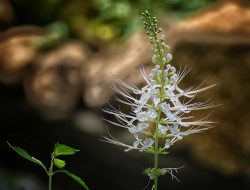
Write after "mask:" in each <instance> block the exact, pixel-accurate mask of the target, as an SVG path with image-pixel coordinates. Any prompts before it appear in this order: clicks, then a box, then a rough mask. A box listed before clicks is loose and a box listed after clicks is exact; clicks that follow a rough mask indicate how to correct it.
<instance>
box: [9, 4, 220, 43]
mask: <svg viewBox="0 0 250 190" xmlns="http://www.w3.org/2000/svg"><path fill="white" fill-rule="evenodd" d="M215 1H216V0H158V1H155V0H70V1H68V0H35V1H34V0H12V4H13V6H14V8H15V12H16V18H17V23H18V24H24V23H25V24H27V23H29V24H38V25H47V24H49V23H51V22H54V21H56V20H60V21H63V22H65V23H66V26H67V27H68V28H69V31H70V34H71V36H73V37H77V38H80V39H82V40H84V41H86V42H88V43H90V44H92V45H94V46H98V45H99V44H100V42H103V43H106V42H112V41H114V40H115V39H120V38H123V37H127V36H128V35H130V34H131V33H133V32H134V31H135V30H136V29H137V28H138V26H140V20H139V19H140V18H139V15H140V14H139V13H140V12H142V11H143V10H145V9H148V10H150V11H151V12H153V13H154V15H156V16H162V15H166V14H174V15H177V16H185V15H187V14H189V13H190V12H192V11H195V10H198V9H201V8H204V7H206V6H208V5H209V4H210V3H213V2H215Z"/></svg>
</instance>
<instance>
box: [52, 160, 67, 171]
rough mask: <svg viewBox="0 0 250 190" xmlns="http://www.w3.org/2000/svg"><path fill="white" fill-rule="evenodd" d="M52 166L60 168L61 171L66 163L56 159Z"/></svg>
mask: <svg viewBox="0 0 250 190" xmlns="http://www.w3.org/2000/svg"><path fill="white" fill-rule="evenodd" d="M54 164H55V165H56V166H57V167H58V168H60V169H62V168H63V167H65V165H66V163H65V161H64V160H60V159H57V158H55V159H54Z"/></svg>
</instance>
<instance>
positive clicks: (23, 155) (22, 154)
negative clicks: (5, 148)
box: [7, 142, 47, 172]
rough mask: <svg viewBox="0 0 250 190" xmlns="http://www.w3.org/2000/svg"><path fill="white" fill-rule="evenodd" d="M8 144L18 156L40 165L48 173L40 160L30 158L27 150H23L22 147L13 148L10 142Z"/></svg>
mask: <svg viewBox="0 0 250 190" xmlns="http://www.w3.org/2000/svg"><path fill="white" fill-rule="evenodd" d="M7 144H8V145H9V146H10V147H11V148H12V149H13V150H14V151H15V152H16V153H17V154H19V155H20V156H22V157H23V158H25V159H27V160H29V161H31V162H33V163H36V164H38V165H40V166H41V167H43V169H44V170H45V171H46V172H47V170H46V167H45V166H44V164H43V163H42V162H41V161H40V160H38V159H36V158H34V157H32V156H30V155H29V154H28V153H27V152H26V151H25V150H23V149H21V148H20V147H15V146H12V145H11V144H10V143H9V142H7Z"/></svg>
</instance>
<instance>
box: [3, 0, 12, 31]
mask: <svg viewBox="0 0 250 190" xmlns="http://www.w3.org/2000/svg"><path fill="white" fill-rule="evenodd" d="M13 19H14V12H13V9H12V6H11V5H10V2H9V0H1V1H0V28H1V27H3V26H4V25H6V24H9V23H10V22H11V21H12V20H13Z"/></svg>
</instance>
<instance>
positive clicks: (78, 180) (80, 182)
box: [58, 170, 89, 190]
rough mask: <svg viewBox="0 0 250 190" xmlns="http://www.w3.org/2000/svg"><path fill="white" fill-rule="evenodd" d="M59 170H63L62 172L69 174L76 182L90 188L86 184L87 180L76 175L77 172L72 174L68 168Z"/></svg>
mask: <svg viewBox="0 0 250 190" xmlns="http://www.w3.org/2000/svg"><path fill="white" fill-rule="evenodd" d="M58 172H61V173H64V174H66V175H68V176H69V177H71V178H72V179H74V180H75V181H76V182H78V183H79V184H80V185H81V186H82V187H84V189H86V190H89V188H88V186H87V185H86V184H85V182H84V181H83V180H82V179H81V178H80V177H78V176H76V175H75V174H72V173H70V172H68V171H67V170H59V171H58Z"/></svg>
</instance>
